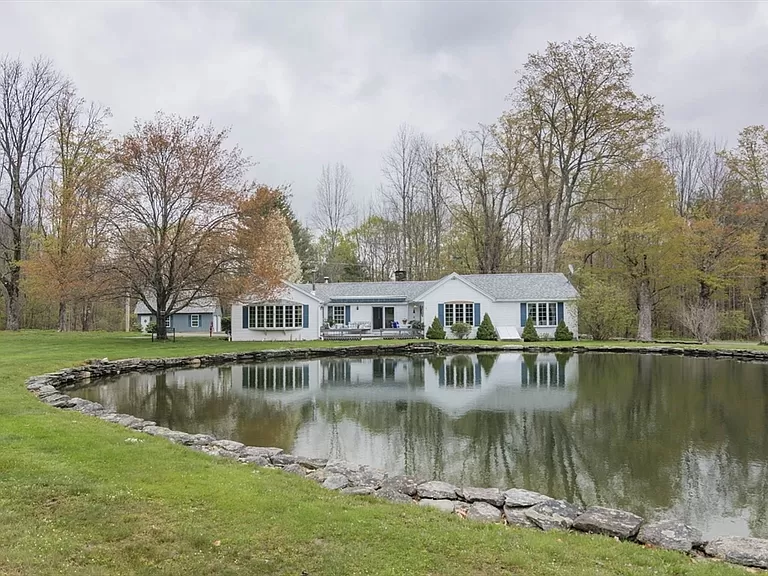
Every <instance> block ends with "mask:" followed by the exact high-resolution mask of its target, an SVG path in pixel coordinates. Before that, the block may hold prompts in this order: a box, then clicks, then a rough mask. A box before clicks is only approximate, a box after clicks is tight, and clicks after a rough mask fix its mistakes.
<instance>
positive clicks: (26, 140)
mask: <svg viewBox="0 0 768 576" xmlns="http://www.w3.org/2000/svg"><path fill="white" fill-rule="evenodd" d="M63 87H64V82H63V80H62V78H61V76H60V75H59V74H58V72H56V70H54V68H53V66H52V64H51V63H50V62H49V61H48V60H45V59H42V58H38V59H36V60H34V61H33V62H32V63H31V64H29V65H25V64H24V63H23V62H22V61H21V60H18V59H12V58H10V57H7V56H6V57H3V58H2V59H0V210H1V213H0V284H1V285H2V289H3V296H4V297H5V307H6V327H7V328H8V329H9V330H18V329H19V328H20V327H21V313H22V293H21V263H22V260H23V259H24V258H25V256H26V250H25V248H26V244H27V240H28V238H27V236H28V232H29V225H30V222H28V220H29V216H31V215H32V214H34V213H36V212H37V206H35V203H36V202H37V201H38V200H39V196H40V192H39V191H40V187H41V186H42V181H43V174H44V171H45V170H46V169H47V168H48V166H49V161H50V157H49V155H48V146H47V145H48V142H49V139H50V138H51V135H52V133H51V119H52V114H53V110H54V105H55V102H56V99H57V97H58V95H59V93H60V92H61V90H62V88H63Z"/></svg>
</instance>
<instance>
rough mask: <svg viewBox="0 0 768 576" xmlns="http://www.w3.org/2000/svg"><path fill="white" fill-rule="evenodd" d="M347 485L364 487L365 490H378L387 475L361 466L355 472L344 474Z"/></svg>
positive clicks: (375, 469) (381, 471)
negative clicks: (347, 479)
mask: <svg viewBox="0 0 768 576" xmlns="http://www.w3.org/2000/svg"><path fill="white" fill-rule="evenodd" d="M346 476H347V478H349V483H350V484H351V485H352V486H365V487H367V488H373V489H376V488H379V487H380V486H381V483H382V482H383V481H384V480H385V479H386V478H387V473H386V472H385V471H384V470H380V469H378V468H371V467H370V466H361V467H360V469H359V470H358V471H357V472H354V471H350V472H348V473H347V474H346Z"/></svg>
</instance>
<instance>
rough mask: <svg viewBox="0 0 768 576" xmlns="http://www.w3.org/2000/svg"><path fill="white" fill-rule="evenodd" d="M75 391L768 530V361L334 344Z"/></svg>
mask: <svg viewBox="0 0 768 576" xmlns="http://www.w3.org/2000/svg"><path fill="white" fill-rule="evenodd" d="M71 394H73V395H75V396H81V397H83V398H87V399H90V400H94V401H97V402H100V403H102V404H104V405H105V406H106V407H108V408H111V409H113V410H116V411H118V412H123V413H128V414H133V415H136V416H139V417H141V418H145V419H148V420H154V421H156V422H157V423H158V424H159V425H162V426H168V427H170V428H172V429H176V430H183V431H186V432H190V433H198V432H205V433H211V434H214V435H216V436H218V437H220V438H229V439H233V440H239V441H240V442H244V443H246V444H250V445H254V446H278V447H280V448H283V449H284V450H285V451H287V452H291V453H294V454H300V455H304V456H317V457H332V458H344V459H347V460H350V461H352V462H356V463H360V464H370V465H372V466H375V467H379V468H384V469H386V470H387V471H388V472H390V473H393V474H396V473H407V474H413V475H416V476H420V477H424V478H427V479H428V478H439V479H442V480H446V481H449V482H452V483H455V484H457V485H460V486H461V485H463V486H469V485H472V486H495V487H499V488H503V489H505V488H509V487H512V486H515V487H523V488H527V489H530V490H535V491H538V492H543V493H545V494H548V495H550V496H553V497H558V498H565V499H567V500H570V501H572V502H577V503H581V504H583V505H590V504H602V505H606V506H611V507H618V508H622V509H626V510H631V511H633V512H636V513H638V514H641V515H643V516H645V517H647V518H666V517H673V518H677V519H681V520H683V521H686V522H688V523H690V524H693V525H694V526H696V527H698V528H700V529H701V530H703V531H704V532H705V535H706V536H709V537H711V536H715V535H753V536H758V537H763V538H765V537H768V365H766V364H759V363H744V362H738V361H735V360H728V359H707V358H687V357H679V356H657V355H647V354H600V353H589V354H576V355H574V354H516V353H501V354H468V355H454V356H442V357H435V356H432V357H415V358H405V357H392V358H384V357H382V358H322V359H312V360H302V361H292V362H275V363H266V364H258V365H237V366H227V367H215V368H200V369H189V370H173V371H168V372H165V373H154V374H126V375H122V376H119V377H116V378H112V379H109V380H101V381H99V382H98V383H95V384H94V385H91V386H88V387H85V388H81V389H79V390H75V391H73V392H71Z"/></svg>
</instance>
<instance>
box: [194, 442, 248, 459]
mask: <svg viewBox="0 0 768 576" xmlns="http://www.w3.org/2000/svg"><path fill="white" fill-rule="evenodd" d="M190 448H192V450H196V451H198V452H202V453H203V454H208V455H209V456H218V457H219V458H232V459H233V460H238V459H239V458H240V453H239V452H232V451H230V450H225V449H224V448H220V447H219V446H211V445H208V444H200V445H194V444H193V445H192V446H190Z"/></svg>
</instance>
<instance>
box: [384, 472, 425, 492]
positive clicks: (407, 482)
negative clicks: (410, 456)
mask: <svg viewBox="0 0 768 576" xmlns="http://www.w3.org/2000/svg"><path fill="white" fill-rule="evenodd" d="M422 482H423V480H419V479H418V478H414V477H413V476H405V475H402V474H401V475H398V476H390V477H388V478H385V479H384V480H382V481H381V489H382V490H384V489H385V488H391V489H392V490H395V491H397V492H400V493H402V494H406V495H408V496H416V487H417V486H418V485H419V484H421V483H422Z"/></svg>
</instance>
